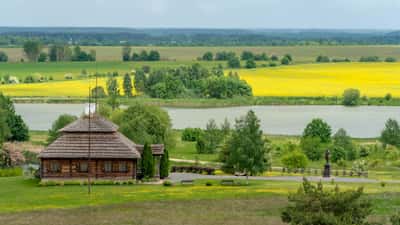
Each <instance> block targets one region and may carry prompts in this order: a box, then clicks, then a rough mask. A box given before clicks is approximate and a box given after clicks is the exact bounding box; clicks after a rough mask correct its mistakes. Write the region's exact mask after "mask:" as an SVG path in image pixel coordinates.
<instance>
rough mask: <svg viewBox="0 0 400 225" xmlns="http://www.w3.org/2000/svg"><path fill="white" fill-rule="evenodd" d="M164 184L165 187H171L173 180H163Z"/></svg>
mask: <svg viewBox="0 0 400 225" xmlns="http://www.w3.org/2000/svg"><path fill="white" fill-rule="evenodd" d="M163 185H164V186H165V187H171V186H172V182H171V181H169V180H166V181H164V182H163Z"/></svg>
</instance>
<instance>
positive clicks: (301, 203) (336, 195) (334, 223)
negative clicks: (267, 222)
mask: <svg viewBox="0 0 400 225" xmlns="http://www.w3.org/2000/svg"><path fill="white" fill-rule="evenodd" d="M363 194H364V192H363V189H362V188H358V189H357V190H346V191H340V189H339V187H338V186H336V188H335V189H333V190H332V189H324V188H323V185H322V183H321V182H320V183H318V185H313V184H311V183H310V182H309V181H307V180H306V179H304V182H303V185H302V187H300V188H299V190H298V191H297V192H295V193H293V194H290V195H289V197H288V199H289V205H288V206H287V207H286V208H285V209H284V210H283V211H282V214H281V218H282V221H283V222H285V223H289V224H292V225H305V224H326V225H327V224H329V225H339V224H340V225H344V224H354V225H356V224H357V225H362V224H366V220H367V217H368V215H369V214H370V213H371V212H372V204H371V203H370V202H369V201H368V200H366V199H365V198H362V197H363Z"/></svg>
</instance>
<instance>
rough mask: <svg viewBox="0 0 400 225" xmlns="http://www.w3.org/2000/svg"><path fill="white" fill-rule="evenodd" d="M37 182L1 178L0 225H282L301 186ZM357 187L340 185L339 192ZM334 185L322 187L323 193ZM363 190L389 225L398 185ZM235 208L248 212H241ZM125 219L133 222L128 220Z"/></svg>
mask: <svg viewBox="0 0 400 225" xmlns="http://www.w3.org/2000/svg"><path fill="white" fill-rule="evenodd" d="M37 182H38V181H37V180H32V179H24V178H22V177H11V178H0V196H2V197H1V198H0V224H10V223H11V222H12V224H41V223H42V222H43V221H46V220H47V221H49V220H50V221H53V220H54V221H57V223H56V224H71V221H70V220H69V219H71V218H77V217H79V219H78V221H82V223H77V221H74V222H73V224H159V223H160V222H162V221H163V224H181V222H182V221H184V220H187V221H188V222H187V223H185V224H196V221H197V222H198V219H201V218H207V219H206V220H205V221H203V223H201V224H215V223H216V221H219V222H223V221H225V220H227V223H224V224H243V223H247V224H248V223H249V222H250V221H254V223H251V224H281V223H280V222H279V221H280V219H279V212H280V210H281V209H282V208H283V207H284V206H285V205H286V204H287V200H286V198H287V194H288V193H289V192H294V191H296V190H297V188H298V187H299V185H300V184H299V183H297V182H277V181H268V182H263V181H251V182H250V185H249V186H235V187H232V186H221V185H220V184H219V182H218V181H212V183H213V186H205V182H206V181H204V180H201V181H197V182H196V183H195V185H193V186H182V185H179V184H177V185H175V186H173V187H164V186H162V185H140V184H136V185H113V186H93V193H92V194H91V195H90V196H88V194H87V187H86V186H56V187H40V186H38V185H37ZM360 185H361V184H349V183H347V184H340V186H341V188H342V189H343V190H346V189H355V188H357V187H358V186H360ZM334 186H335V185H334V184H331V183H326V184H325V187H327V188H334ZM362 186H364V189H365V192H366V193H367V196H366V197H367V198H369V199H370V200H371V201H372V202H373V204H374V211H373V216H372V217H371V219H372V220H379V221H387V219H386V218H387V217H388V215H390V214H393V213H394V212H395V211H396V210H397V209H398V206H399V204H400V195H399V193H398V191H399V190H400V184H388V185H387V186H386V187H385V188H382V187H380V185H379V184H363V185H362ZM247 204H251V205H252V206H250V205H247ZM246 205H247V206H246ZM239 206H243V207H244V206H246V207H245V208H246V209H243V211H242V210H239V209H240V207H239ZM238 211H241V212H238ZM49 212H51V213H49ZM236 213H238V214H237V215H236V216H233V217H232V218H230V217H229V216H231V215H234V214H236ZM128 214H130V215H133V216H137V217H127V215H128ZM72 215H74V216H73V217H72ZM146 215H147V216H146ZM150 215H151V218H152V219H150V217H148V216H150ZM239 215H241V216H239ZM29 218H34V220H32V221H31V220H30V219H29ZM85 218H92V219H93V220H92V221H85V220H84V219H85ZM119 219H123V221H119ZM232 219H233V220H232ZM236 219H237V220H236ZM197 224H198V223H197Z"/></svg>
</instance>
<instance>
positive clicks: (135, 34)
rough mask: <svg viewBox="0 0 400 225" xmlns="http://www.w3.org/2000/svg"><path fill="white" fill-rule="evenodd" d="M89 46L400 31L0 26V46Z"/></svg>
mask: <svg viewBox="0 0 400 225" xmlns="http://www.w3.org/2000/svg"><path fill="white" fill-rule="evenodd" d="M32 39H36V40H39V41H40V42H42V43H44V44H55V43H68V44H76V45H90V46H115V45H124V44H129V45H133V46H135V45H137V46H148V45H158V46H260V45H268V46H289V45H380V44H400V31H385V30H312V29H310V30H291V29H282V30H280V29H279V30H274V29H251V30H250V29H247V30H246V29H172V28H171V29H167V28H165V29H164V28H158V29H155V28H154V29H144V28H143V29H134V28H84V27H82V28H57V27H34V28H33V27H32V28H29V27H28V28H27V27H0V46H3V47H6V46H10V47H14V46H15V47H19V46H22V45H23V43H24V42H26V41H27V40H32Z"/></svg>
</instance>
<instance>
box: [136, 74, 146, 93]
mask: <svg viewBox="0 0 400 225" xmlns="http://www.w3.org/2000/svg"><path fill="white" fill-rule="evenodd" d="M134 80H135V90H136V91H137V92H144V91H145V84H146V74H145V72H144V71H143V70H142V69H138V70H136V72H135V79H134Z"/></svg>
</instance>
